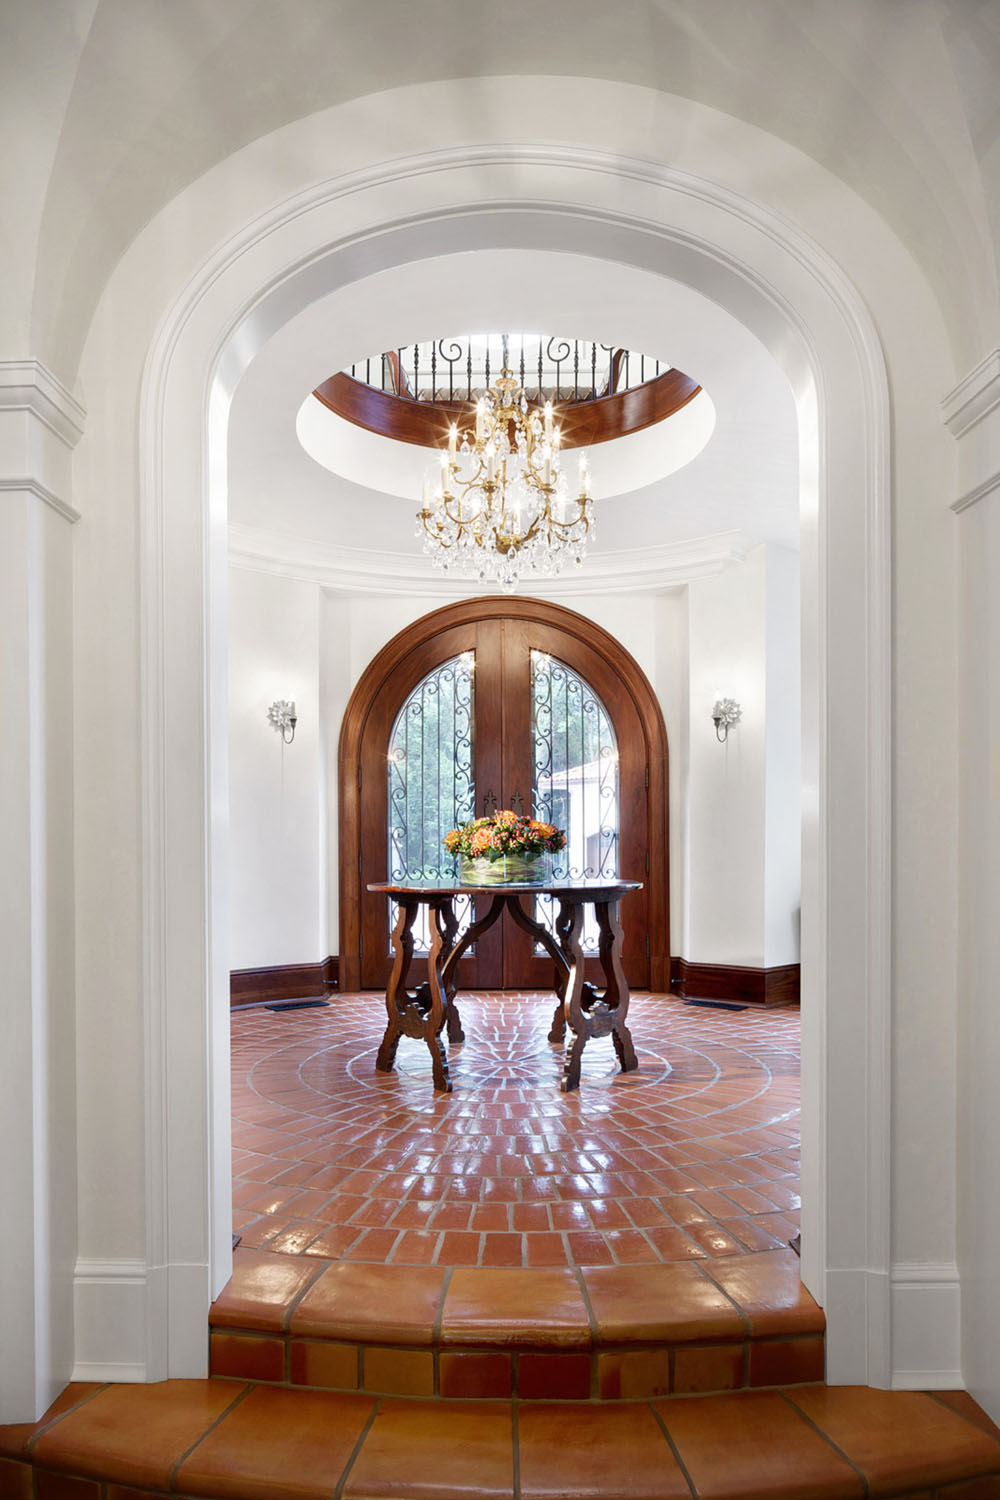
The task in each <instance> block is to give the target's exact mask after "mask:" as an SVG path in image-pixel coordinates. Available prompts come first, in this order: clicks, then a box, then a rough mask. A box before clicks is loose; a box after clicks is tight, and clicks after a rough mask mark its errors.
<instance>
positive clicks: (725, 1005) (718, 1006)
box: [684, 1000, 747, 1010]
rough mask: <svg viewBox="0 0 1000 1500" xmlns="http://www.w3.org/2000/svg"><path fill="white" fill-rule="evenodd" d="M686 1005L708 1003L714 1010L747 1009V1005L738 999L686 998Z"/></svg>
mask: <svg viewBox="0 0 1000 1500" xmlns="http://www.w3.org/2000/svg"><path fill="white" fill-rule="evenodd" d="M684 1004H685V1005H707V1006H710V1007H711V1008H712V1010H746V1009H747V1007H746V1006H745V1005H740V1004H739V1003H738V1002H737V1001H736V1000H685V1001H684Z"/></svg>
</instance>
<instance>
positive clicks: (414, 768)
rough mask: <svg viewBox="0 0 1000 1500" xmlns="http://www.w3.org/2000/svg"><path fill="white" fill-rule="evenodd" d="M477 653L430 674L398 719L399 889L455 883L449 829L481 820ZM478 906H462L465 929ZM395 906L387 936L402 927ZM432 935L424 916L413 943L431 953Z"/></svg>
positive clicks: (394, 845) (393, 857)
mask: <svg viewBox="0 0 1000 1500" xmlns="http://www.w3.org/2000/svg"><path fill="white" fill-rule="evenodd" d="M474 681H475V654H474V653H473V652H471V651H467V652H463V654H462V655H461V656H455V657H452V658H451V660H450V661H446V662H443V663H442V665H441V666H439V667H437V668H435V670H434V671H433V672H430V673H428V675H427V676H426V677H424V678H423V679H422V680H421V681H420V682H418V683H417V685H416V687H415V688H414V689H413V691H412V692H411V693H410V695H409V697H408V698H407V699H406V702H405V703H404V704H403V706H402V708H401V709H400V711H399V713H398V714H397V715H396V720H395V723H394V724H393V726H392V733H391V734H390V736H389V748H388V753H387V756H386V791H387V799H388V830H389V846H388V856H389V858H388V866H389V878H390V880H391V881H393V882H394V883H397V884H403V885H405V884H408V883H409V882H411V881H424V880H450V879H452V878H453V877H454V875H455V873H456V868H457V867H456V861H455V859H454V857H453V856H452V855H450V854H448V853H447V852H446V851H445V849H444V845H443V840H444V836H445V834H446V833H447V832H448V830H449V829H450V828H457V827H458V826H459V825H460V824H462V823H467V822H469V821H470V820H471V819H472V818H474V817H475V797H476V788H475V782H474V780H473V770H472V765H473V725H474V720H475V688H474ZM471 912H472V903H471V900H470V899H469V898H468V897H463V898H462V899H461V900H460V901H459V902H458V903H457V904H456V913H455V914H456V917H457V920H458V924H459V928H460V930H464V928H466V927H467V926H468V924H469V922H470V920H471ZM397 917H398V912H397V910H396V904H395V903H394V902H392V901H390V903H389V931H390V932H391V931H392V930H393V928H394V927H395V925H396V922H397ZM432 938H433V934H432V932H431V930H430V928H429V926H428V923H427V913H426V911H425V912H423V913H422V914H421V921H420V924H419V926H418V929H417V931H416V932H415V933H414V934H413V940H414V942H415V945H416V951H417V952H418V953H427V952H428V951H429V949H430V946H431V942H432Z"/></svg>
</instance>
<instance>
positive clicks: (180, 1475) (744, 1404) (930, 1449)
mask: <svg viewBox="0 0 1000 1500" xmlns="http://www.w3.org/2000/svg"><path fill="white" fill-rule="evenodd" d="M956 1395H958V1396H960V1397H961V1400H960V1401H956V1400H955V1399H954V1398H955V1396H956ZM996 1435H997V1429H996V1428H995V1427H994V1426H993V1424H992V1423H991V1422H990V1421H989V1419H988V1418H987V1417H986V1415H985V1413H984V1412H982V1411H981V1410H980V1409H979V1408H978V1407H977V1406H976V1405H975V1403H974V1402H972V1401H971V1400H970V1399H969V1398H968V1397H967V1396H964V1394H962V1393H955V1392H949V1393H947V1394H946V1395H945V1396H943V1397H942V1398H941V1399H936V1398H935V1397H934V1396H932V1395H924V1394H922V1393H920V1392H917V1391H870V1390H865V1389H862V1388H858V1387H854V1386H841V1387H837V1388H835V1389H831V1390H825V1389H823V1388H822V1387H819V1386H812V1387H809V1388H806V1389H800V1388H799V1389H792V1390H788V1391H750V1392H743V1393H741V1394H738V1395H727V1396H694V1397H691V1398H688V1399H685V1400H681V1401H655V1402H625V1403H622V1404H620V1405H618V1406H617V1407H614V1406H611V1407H608V1406H605V1407H594V1406H593V1405H590V1404H587V1403H579V1402H567V1403H564V1404H562V1405H554V1404H552V1403H549V1402H536V1401H522V1402H520V1403H519V1405H518V1406H517V1408H516V1410H515V1409H514V1408H513V1407H512V1406H511V1405H510V1404H509V1403H506V1402H499V1401H483V1400H479V1401H464V1402H450V1401H436V1402H429V1401H421V1400H419V1399H411V1400H407V1401H404V1400H380V1399H378V1398H377V1397H374V1396H365V1395H358V1394H354V1395H337V1394H332V1393H330V1392H324V1391H292V1390H287V1389H282V1388H280V1387H266V1386H247V1385H241V1384H240V1383H239V1382H237V1381H232V1380H208V1381H193V1380H171V1381H163V1382H161V1383H160V1384H158V1385H149V1386H142V1385H122V1386H103V1387H95V1386H71V1387H70V1388H69V1390H68V1391H67V1392H65V1393H64V1396H63V1397H61V1398H60V1400H59V1402H58V1403H57V1405H56V1406H55V1407H53V1408H52V1410H51V1411H50V1412H49V1413H47V1415H46V1417H45V1418H44V1419H43V1420H42V1421H41V1422H39V1423H33V1424H27V1425H22V1426H20V1427H0V1496H3V1497H4V1500H33V1497H36V1500H143V1497H145V1500H157V1497H161V1496H167V1495H183V1496H198V1497H206V1500H219V1497H225V1500H291V1497H295V1500H329V1497H330V1496H331V1495H338V1496H343V1497H344V1500H348V1497H356V1500H371V1497H372V1496H380V1497H382V1500H388V1497H396V1500H470V1497H472V1496H477V1497H482V1500H487V1497H495V1500H511V1497H515V1496H516V1497H517V1500H600V1497H609V1500H610V1497H612V1496H613V1497H615V1500H626V1497H627V1500H690V1497H691V1496H696V1497H697V1500H864V1497H866V1496H870V1497H876V1496H894V1497H896V1500H998V1496H1000V1477H998V1476H1000V1446H998V1444H997V1441H996ZM137 1487H138V1488H137Z"/></svg>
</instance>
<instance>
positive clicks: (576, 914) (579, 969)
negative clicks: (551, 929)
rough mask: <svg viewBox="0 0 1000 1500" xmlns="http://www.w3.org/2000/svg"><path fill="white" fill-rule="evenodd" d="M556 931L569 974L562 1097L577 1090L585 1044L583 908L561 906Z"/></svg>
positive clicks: (561, 1085)
mask: <svg viewBox="0 0 1000 1500" xmlns="http://www.w3.org/2000/svg"><path fill="white" fill-rule="evenodd" d="M556 930H557V932H558V933H559V946H560V947H561V948H562V950H563V952H564V953H565V955H566V959H567V961H568V963H569V973H568V975H567V976H566V989H565V993H564V996H563V1015H564V1017H565V1020H564V1023H563V1024H564V1025H565V1024H566V1023H568V1024H569V1027H570V1030H571V1031H572V1033H573V1037H572V1040H571V1041H570V1044H569V1046H568V1047H567V1048H566V1057H565V1060H564V1063H563V1078H562V1083H561V1084H560V1088H561V1089H562V1092H563V1093H564V1094H569V1093H572V1092H573V1090H574V1089H578V1088H579V1087H580V1059H581V1058H582V1056H583V1049H584V1047H585V1046H586V1044H587V1018H586V1016H585V1015H584V1011H583V1006H582V1004H581V1001H582V999H583V972H584V970H583V962H584V961H583V947H582V944H581V942H580V938H581V936H582V933H583V904H582V902H574V903H573V904H572V905H570V904H569V903H568V902H563V903H562V904H561V906H560V910H559V916H558V918H557V921H556Z"/></svg>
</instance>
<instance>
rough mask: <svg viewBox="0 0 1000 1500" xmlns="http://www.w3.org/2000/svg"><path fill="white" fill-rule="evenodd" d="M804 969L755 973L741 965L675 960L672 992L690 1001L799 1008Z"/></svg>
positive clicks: (782, 967)
mask: <svg viewBox="0 0 1000 1500" xmlns="http://www.w3.org/2000/svg"><path fill="white" fill-rule="evenodd" d="M799 986H800V966H799V965H798V964H780V965H777V966H775V967H774V968H771V969H753V968H749V967H742V966H740V965H737V964H694V963H688V961H687V959H686V958H674V959H672V960H671V965H670V988H671V991H672V992H673V993H674V994H675V995H681V996H682V997H683V998H684V999H686V1000H696V999H697V1000H735V1001H738V1002H739V1004H741V1005H761V1006H774V1005H798V1003H799Z"/></svg>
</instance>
